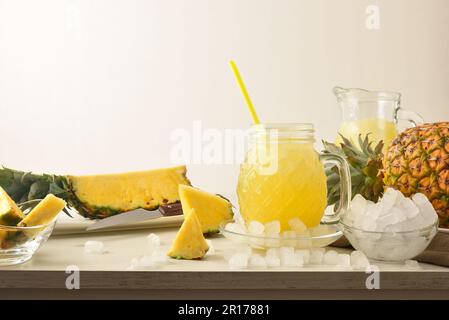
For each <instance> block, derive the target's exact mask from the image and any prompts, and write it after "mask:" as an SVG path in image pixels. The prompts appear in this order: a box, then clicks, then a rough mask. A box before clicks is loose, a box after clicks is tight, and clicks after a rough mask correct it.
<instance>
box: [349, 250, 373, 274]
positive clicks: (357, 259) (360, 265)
mask: <svg viewBox="0 0 449 320" xmlns="http://www.w3.org/2000/svg"><path fill="white" fill-rule="evenodd" d="M350 261H351V266H352V267H353V268H354V269H356V270H366V268H368V267H369V265H370V263H369V260H368V258H367V257H366V255H365V254H364V253H363V252H362V251H357V250H356V251H353V252H351V255H350Z"/></svg>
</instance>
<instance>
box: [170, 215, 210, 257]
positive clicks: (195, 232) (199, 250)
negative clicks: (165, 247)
mask: <svg viewBox="0 0 449 320" xmlns="http://www.w3.org/2000/svg"><path fill="white" fill-rule="evenodd" d="M184 214H185V217H184V222H183V223H182V226H181V228H180V229H179V231H178V234H177V235H176V238H175V240H174V241H173V244H172V246H171V248H170V250H169V251H168V253H167V255H168V256H169V257H172V258H174V259H186V260H192V259H201V258H203V257H204V256H205V255H206V253H207V251H208V250H209V246H208V244H207V242H206V239H204V235H203V232H202V230H201V224H200V221H199V219H198V216H197V214H196V212H195V210H194V209H192V210H190V211H189V212H188V213H184Z"/></svg>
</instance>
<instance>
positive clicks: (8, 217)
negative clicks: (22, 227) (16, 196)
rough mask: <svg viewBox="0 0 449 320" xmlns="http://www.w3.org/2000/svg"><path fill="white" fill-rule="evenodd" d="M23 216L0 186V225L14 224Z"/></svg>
mask: <svg viewBox="0 0 449 320" xmlns="http://www.w3.org/2000/svg"><path fill="white" fill-rule="evenodd" d="M23 217H24V214H23V212H22V210H20V209H19V207H18V206H17V204H16V203H15V202H14V201H13V200H12V199H11V198H10V196H9V195H8V194H7V193H6V191H5V190H3V188H1V187H0V225H4V226H16V225H17V224H18V223H19V222H20V221H21V220H22V219H23Z"/></svg>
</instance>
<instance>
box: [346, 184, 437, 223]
mask: <svg viewBox="0 0 449 320" xmlns="http://www.w3.org/2000/svg"><path fill="white" fill-rule="evenodd" d="M437 219H438V216H437V213H436V212H435V209H434V208H433V206H432V204H431V203H430V201H429V200H428V199H427V197H426V196H425V195H423V194H422V193H417V194H415V195H414V196H412V198H407V197H405V196H404V195H403V194H402V193H401V192H400V191H397V190H395V189H393V188H388V189H387V190H386V191H385V193H384V195H383V197H382V199H380V201H379V202H378V203H374V202H372V201H369V200H365V198H363V197H362V196H361V195H359V194H358V195H356V196H355V197H354V199H353V200H352V202H351V209H350V210H349V211H348V212H347V214H346V215H345V217H344V221H345V223H346V224H349V225H351V226H353V227H356V228H358V229H362V230H365V231H377V232H384V231H386V232H403V231H414V230H418V229H422V228H425V227H428V226H430V225H432V224H434V223H435V222H436V221H437Z"/></svg>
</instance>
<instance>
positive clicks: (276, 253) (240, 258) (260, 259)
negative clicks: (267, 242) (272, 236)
mask: <svg viewBox="0 0 449 320" xmlns="http://www.w3.org/2000/svg"><path fill="white" fill-rule="evenodd" d="M225 259H227V260H228V264H229V267H230V268H231V269H232V270H241V269H267V268H278V267H287V268H303V267H306V266H309V265H310V266H313V265H327V266H330V267H332V268H335V269H337V270H366V269H367V268H368V267H369V266H370V263H369V260H368V258H367V257H366V256H365V254H363V253H362V252H360V251H353V252H352V253H351V254H346V253H338V252H337V251H335V250H327V251H326V249H324V248H316V249H310V250H308V249H295V248H294V247H280V248H270V249H267V250H266V251H265V255H263V254H261V253H258V252H253V250H252V248H251V247H250V246H249V245H244V246H241V247H239V248H238V249H232V251H230V252H228V253H226V252H225Z"/></svg>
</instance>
